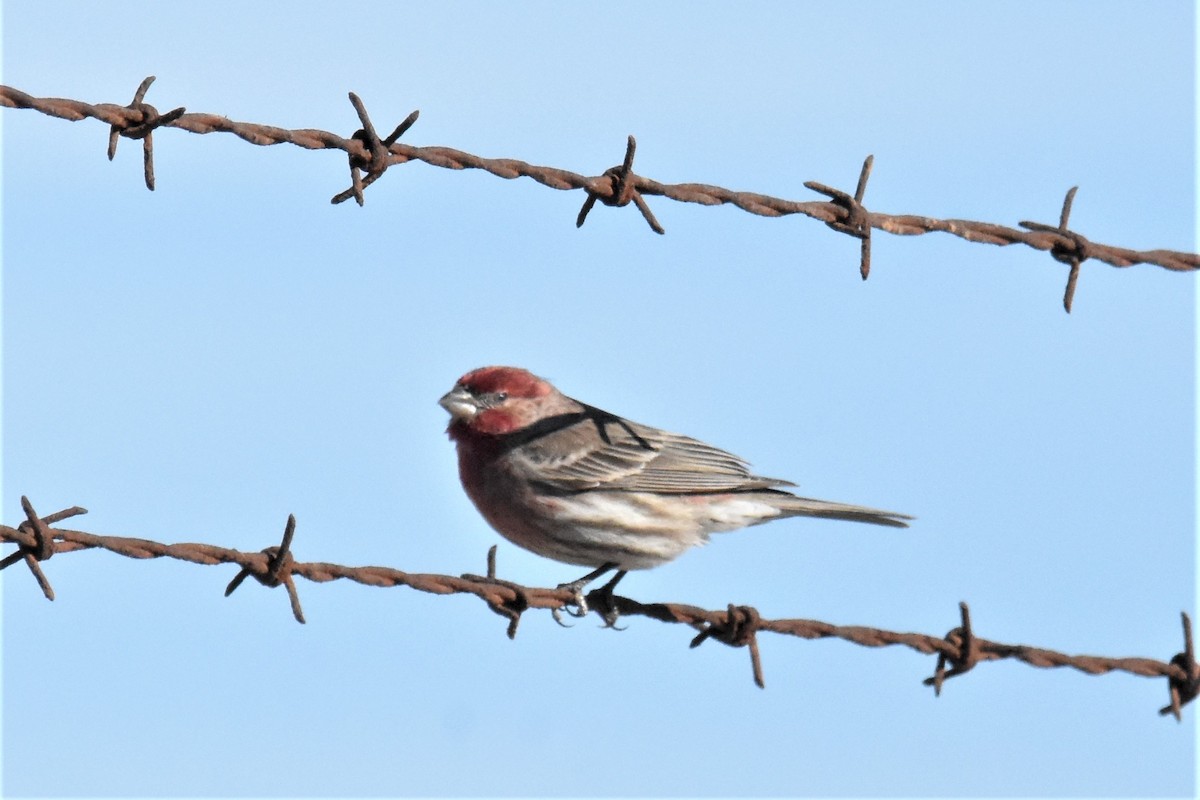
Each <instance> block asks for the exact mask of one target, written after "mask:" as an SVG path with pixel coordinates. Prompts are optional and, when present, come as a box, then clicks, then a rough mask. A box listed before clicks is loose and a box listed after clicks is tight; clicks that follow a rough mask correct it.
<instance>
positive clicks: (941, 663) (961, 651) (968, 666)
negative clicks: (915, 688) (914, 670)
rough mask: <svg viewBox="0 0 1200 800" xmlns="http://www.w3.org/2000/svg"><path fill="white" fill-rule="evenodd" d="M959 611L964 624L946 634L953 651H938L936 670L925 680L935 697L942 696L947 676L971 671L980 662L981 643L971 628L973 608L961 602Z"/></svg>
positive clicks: (951, 676) (950, 676) (947, 641)
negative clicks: (948, 666) (947, 667)
mask: <svg viewBox="0 0 1200 800" xmlns="http://www.w3.org/2000/svg"><path fill="white" fill-rule="evenodd" d="M958 611H959V614H960V616H961V618H962V624H961V625H960V626H959V627H957V628H953V629H951V631H950V632H949V633H947V634H946V643H947V644H948V645H950V647H951V648H952V649H953V650H952V652H951V653H947V652H945V651H942V652H940V653H938V659H937V668H936V669H935V670H934V673H933V676H932V677H929V678H926V679H925V680H924V681H923V683H924V684H925V685H926V686H932V687H933V694H934V697H941V695H942V683H943V682H944V681H945V680H946V679H947V678H953V677H954V676H955V675H962V674H963V673H965V672H970V671H971V670H972V669H974V667H975V665H976V664H978V663H979V658H980V650H979V644H978V642H976V640H975V634H974V633H973V632H972V630H971V609H970V608H968V607H967V604H966V603H959V604H958ZM947 661H948V662H950V665H951V666H950V669H949V670H947V669H946V662H947Z"/></svg>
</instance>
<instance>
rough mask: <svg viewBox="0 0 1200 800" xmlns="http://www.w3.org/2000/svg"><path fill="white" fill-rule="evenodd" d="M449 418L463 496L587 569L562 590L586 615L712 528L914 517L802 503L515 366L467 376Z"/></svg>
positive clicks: (518, 535) (897, 523) (902, 521)
mask: <svg viewBox="0 0 1200 800" xmlns="http://www.w3.org/2000/svg"><path fill="white" fill-rule="evenodd" d="M438 402H439V404H440V405H441V406H442V408H444V409H445V410H446V411H447V412H449V414H450V423H449V425H448V427H447V431H446V432H447V434H448V435H449V437H450V439H451V440H452V441H453V442H454V443H455V446H456V449H457V452H458V472H459V479H460V480H461V482H462V486H463V489H464V490H465V492H466V494H467V496H468V497H469V498H470V499H471V501H472V502H473V503H474V505H475V507H476V508H477V509H478V510H479V513H480V514H481V515H482V516H483V518H484V519H485V520H486V521H487V522H488V523H489V524H490V525H491V527H493V528H495V530H496V531H497V532H498V533H499V534H500V535H501V536H503V537H504V538H505V539H507V540H509V541H510V542H512V543H513V544H515V545H517V546H518V547H522V548H524V549H525V550H529V551H530V552H533V553H536V554H537V555H539V556H543V557H545V558H549V559H553V560H555V561H559V562H563V563H566V564H573V565H577V566H584V567H591V568H593V569H592V571H591V572H589V573H587V574H586V575H584V576H583V577H581V578H579V579H577V580H573V581H569V582H567V583H562V584H559V587H558V588H559V589H566V590H568V591H570V592H571V593H572V594H573V596H574V601H575V605H576V606H577V607H578V608H579V609H580V613H579V614H576V615H577V616H582V615H583V614H585V613H587V605H586V603H584V602H583V595H582V589H583V587H585V586H587V585H588V584H589V583H591V582H592V581H594V580H596V579H598V578H600V577H602V576H603V575H606V574H607V573H609V572H612V571H614V570H615V576H614V577H613V578H612V579H611V580H610V581H609V582H608V583H607V584H605V586H604V587H603V588H602V589H601V592H602V593H606V594H607V595H608V596H609V597H611V594H612V590H613V588H614V587H615V586H616V585H617V583H618V582H619V581H620V580H621V579H622V578H623V577H625V575H626V573H628V572H629V571H631V570H641V569H650V568H652V567H657V566H660V565H662V564H665V563H667V562H669V561H671V560H673V559H675V558H677V557H678V556H680V555H682V554H683V553H684V552H685V551H687V550H689V549H690V548H692V547H696V546H699V545H702V544H705V543H706V542H707V541H708V539H709V535H710V534H713V533H719V532H726V531H733V530H737V529H739V528H744V527H748V526H751V525H759V524H761V523H764V522H768V521H771V520H775V519H784V518H787V517H798V516H799V517H822V518H829V519H840V520H850V521H853V522H866V523H871V524H874V525H885V526H891V527H895V528H906V527H908V522H909V521H910V520H912V519H914V518H913V517H911V516H909V515H907V514H898V513H895V512H891V511H881V510H878V509H874V508H867V507H865V506H858V505H850V504H847V503H837V502H831V501H827V500H817V499H814V498H810V497H800V496H798V495H795V494H793V493H792V492H790V491H788V490H787V489H786V488H785V487H791V486H795V484H794V483H791V482H790V481H786V480H781V479H778V478H764V477H761V476H758V475H754V474H753V473H751V471H750V467H749V464H748V462H746V461H745V460H744V459H742V458H740V457H738V456H735V455H733V454H732V453H729V452H727V451H725V450H721V449H720V448H717V447H714V446H713V445H710V444H706V443H705V442H702V441H700V440H698V439H693V438H691V437H689V436H683V435H680V434H677V433H669V432H667V431H665V430H660V429H658V428H653V427H650V426H648V425H642V424H639V423H637V422H632V421H630V420H628V419H625V418H623V417H620V416H618V415H616V414H612V413H609V412H607V411H603V410H601V409H599V408H596V407H594V406H591V405H588V404H587V403H583V402H580V401H578V400H575V399H573V398H571V397H568V396H566V395H565V394H563V393H562V392H560V391H559V390H558V389H556V388H555V387H554V386H553V385H552V384H551V383H550V382H549V381H547V380H544V379H543V378H539V377H538V376H536V375H534V374H533V373H531V372H529V371H528V370H525V369H522V368H520V367H506V366H488V367H480V368H478V369H474V370H471V371H470V372H468V373H466V374H465V375H463V376H462V377H461V378H459V379H458V381H457V382H456V383H455V384H454V387H453V388H452V389H451V390H450V391H449V392H447V393H446V394H445V395H443V396H442V398H441V399H440V400H439V401H438Z"/></svg>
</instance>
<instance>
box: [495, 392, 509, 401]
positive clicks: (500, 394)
mask: <svg viewBox="0 0 1200 800" xmlns="http://www.w3.org/2000/svg"><path fill="white" fill-rule="evenodd" d="M507 399H508V392H496V402H497V403H503V402H504V401H505V400H507Z"/></svg>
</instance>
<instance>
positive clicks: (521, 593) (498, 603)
mask: <svg viewBox="0 0 1200 800" xmlns="http://www.w3.org/2000/svg"><path fill="white" fill-rule="evenodd" d="M461 577H462V579H463V580H466V581H474V582H477V583H485V584H489V585H491V586H498V587H503V588H505V589H510V590H512V596H511V597H506V596H501V595H500V594H499V593H492V594H489V595H487V596H483V595H481V597H483V600H484V602H485V603H487V607H488V608H490V609H491V610H492V611H493V612H494V613H496V614H499V615H500V616H502V617H504V618H505V619H507V620H508V629H507V630H506V631H505V634H506V635H507V636H508V638H509V639H515V638H517V626H518V625H520V624H521V615H522V614H524V613H525V612H526V611H528V610H529V594H528V593H527V592H526V590H525V587H524V586H522V585H520V584H519V583H513V582H512V581H506V580H501V579H500V578H497V577H496V545H492V546H491V547H489V548H488V553H487V575H486V576H480V575H471V574H466V575H463V576H461Z"/></svg>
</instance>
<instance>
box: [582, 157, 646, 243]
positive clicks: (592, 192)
mask: <svg viewBox="0 0 1200 800" xmlns="http://www.w3.org/2000/svg"><path fill="white" fill-rule="evenodd" d="M636 152H637V139H634V138H633V135H632V134H630V136H629V139H628V141H627V142H626V144H625V161H624V162H622V163H621V165H620V166H616V167H609V168H608V169H606V170H604V174H603V175H601V176H600V177H599V178H596V179H595V180H594V181H592V185H590V186H588V187H585V188H586V191H587V199H586V200H584V201H583V207H582V208H580V209H579V214H578V215H577V216H576V217H575V227H576V228H582V227H583V223H584V221H585V220H586V219H587V216H588V214H590V213H591V211H592V206H594V205H596V201H597V200H599V201H600V202H601V203H604V205H606V206H616V207H620V206H627V205H629V202H630V201H631V200H632V201H633V204H634V205H635V206H637V209H638V211H641V212H642V217H643V218H644V219H645V220H646V224H647V225H649V226H650V230H652V231H654V232H655V233H660V234H661V233H666V230H664V229H663V226H662V225H659V224H658V220H657V219H656V218H655V217H654V213H653V212H652V211H651V210H650V206H649V205H647V204H646V200H645V198H643V197H642V193H641V192H640V191H639V190H638V180H639V179H638V176H637V175H635V174H634V172H633V156H634V153H636Z"/></svg>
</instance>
